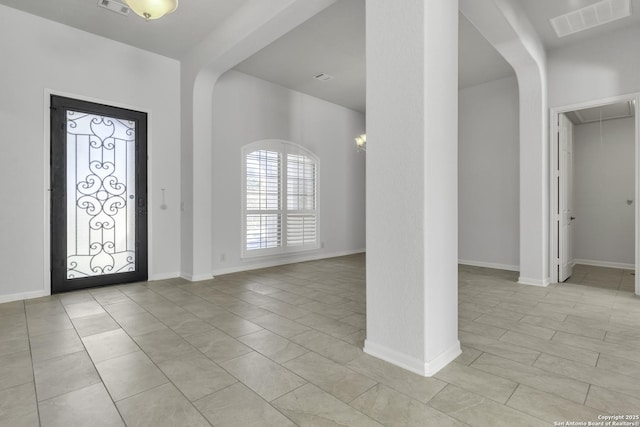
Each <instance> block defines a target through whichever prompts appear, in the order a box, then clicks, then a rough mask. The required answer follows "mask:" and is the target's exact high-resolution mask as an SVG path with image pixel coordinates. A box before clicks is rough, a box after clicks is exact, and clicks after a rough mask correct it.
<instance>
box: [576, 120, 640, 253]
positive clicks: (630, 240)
mask: <svg viewBox="0 0 640 427" xmlns="http://www.w3.org/2000/svg"><path fill="white" fill-rule="evenodd" d="M634 130H635V123H634V118H626V119H617V120H607V121H604V122H602V132H601V131H600V124H599V123H587V124H582V125H579V126H575V127H574V144H573V150H574V213H573V216H575V217H576V220H575V221H574V231H573V248H574V256H575V258H576V260H578V262H580V260H587V261H591V262H596V263H601V264H602V263H604V264H606V263H622V264H630V265H633V264H634V263H635V261H634V260H635V257H634V255H635V250H634V241H635V240H634V239H635V233H634V231H635V223H634V212H635V203H636V201H635V200H634V199H635V196H634V194H635V186H634V177H635V167H634V158H635V156H634V153H635V147H634V145H635V139H634ZM627 200H633V204H632V205H628V204H627Z"/></svg>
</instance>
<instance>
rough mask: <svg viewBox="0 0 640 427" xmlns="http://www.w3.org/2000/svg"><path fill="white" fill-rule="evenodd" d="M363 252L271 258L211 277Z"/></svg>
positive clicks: (220, 269)
mask: <svg viewBox="0 0 640 427" xmlns="http://www.w3.org/2000/svg"><path fill="white" fill-rule="evenodd" d="M363 252H365V249H356V250H351V251H341V252H330V253H327V252H322V253H314V254H311V255H304V256H295V257H293V256H289V257H286V258H273V259H268V260H260V261H257V262H251V261H247V262H246V264H242V265H236V266H233V267H227V268H216V269H214V270H213V276H222V275H223V274H231V273H239V272H241V271H249V270H258V269H260V268H269V267H277V266H280V265H287V264H294V263H296V262H305V261H317V260H320V259H327V258H336V257H341V256H348V255H355V254H360V253H363ZM249 262H251V263H249ZM182 277H184V278H185V279H187V278H186V277H185V276H182ZM187 280H189V279H187ZM201 280H202V279H201Z"/></svg>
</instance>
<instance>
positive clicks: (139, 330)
mask: <svg viewBox="0 0 640 427" xmlns="http://www.w3.org/2000/svg"><path fill="white" fill-rule="evenodd" d="M116 320H117V321H118V323H119V324H120V326H121V327H122V329H124V330H125V331H126V332H127V334H129V336H131V337H132V338H136V337H139V336H140V335H145V334H148V333H151V332H155V331H161V330H167V329H168V328H167V326H166V325H165V324H164V323H162V322H160V321H159V320H158V319H156V318H155V317H153V316H152V315H151V314H150V313H147V312H144V313H137V314H131V315H127V316H122V317H119V318H117V319H116Z"/></svg>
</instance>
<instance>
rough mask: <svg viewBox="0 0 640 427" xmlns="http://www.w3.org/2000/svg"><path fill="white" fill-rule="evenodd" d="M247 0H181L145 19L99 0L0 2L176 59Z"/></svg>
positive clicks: (0, 0)
mask: <svg viewBox="0 0 640 427" xmlns="http://www.w3.org/2000/svg"><path fill="white" fill-rule="evenodd" d="M116 1H119V2H120V3H124V0H116ZM248 2H249V0H183V1H182V2H180V4H179V6H178V9H176V11H175V12H173V13H171V14H169V15H166V16H165V17H163V18H162V19H158V20H152V21H149V22H145V20H144V19H143V18H141V17H139V16H138V15H136V14H135V13H133V11H131V13H129V15H128V16H123V15H120V14H118V13H115V12H112V11H110V10H107V9H104V8H102V7H99V6H98V0H0V4H4V5H6V6H10V7H13V8H15V9H19V10H23V11H25V12H29V13H31V14H33V15H37V16H41V17H43V18H46V19H50V20H52V21H57V22H60V23H62V24H65V25H68V26H70V27H75V28H78V29H80V30H84V31H87V32H90V33H94V34H97V35H99V36H103V37H106V38H109V39H112V40H116V41H119V42H122V43H126V44H128V45H131V46H135V47H139V48H141V49H144V50H148V51H151V52H155V53H158V54H160V55H164V56H168V57H170V58H176V59H179V58H181V57H182V56H183V55H184V54H185V53H186V52H187V51H188V50H189V49H191V48H192V47H193V46H195V45H196V44H197V43H198V42H199V41H201V40H202V39H203V38H205V37H206V36H207V35H208V34H210V33H211V32H212V31H213V29H214V28H216V27H217V26H219V25H220V24H222V22H224V21H225V20H226V19H227V18H229V17H230V16H231V15H232V14H233V13H234V12H235V11H237V10H238V9H240V8H241V7H242V6H243V5H244V4H245V3H248Z"/></svg>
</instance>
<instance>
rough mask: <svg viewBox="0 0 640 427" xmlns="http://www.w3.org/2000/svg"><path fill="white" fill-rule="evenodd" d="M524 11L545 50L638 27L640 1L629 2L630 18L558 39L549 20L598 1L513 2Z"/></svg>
mask: <svg viewBox="0 0 640 427" xmlns="http://www.w3.org/2000/svg"><path fill="white" fill-rule="evenodd" d="M514 1H516V2H517V3H519V4H520V5H521V6H522V8H523V9H524V11H525V13H526V15H527V17H528V18H529V20H530V21H531V24H533V27H534V28H535V29H536V32H537V33H538V35H539V36H540V39H541V40H542V43H543V44H544V46H545V48H546V49H547V50H552V49H556V48H558V47H562V46H567V45H570V44H573V43H577V42H581V41H586V40H589V39H592V38H596V37H599V36H601V35H603V34H605V33H609V32H612V31H616V30H620V29H623V28H628V27H632V26H638V25H640V0H630V1H631V16H629V17H627V18H624V19H620V20H619V21H613V22H609V23H607V24H605V25H602V26H600V27H595V28H592V29H589V30H586V31H583V32H580V33H575V34H571V35H568V36H565V37H562V38H558V37H557V36H556V34H555V32H554V31H553V27H552V26H551V23H550V22H549V19H551V18H554V17H556V16H559V15H563V14H565V13H568V12H571V11H573V10H576V9H581V8H583V7H586V6H591V5H592V4H595V3H598V2H599V1H600V0H514Z"/></svg>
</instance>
